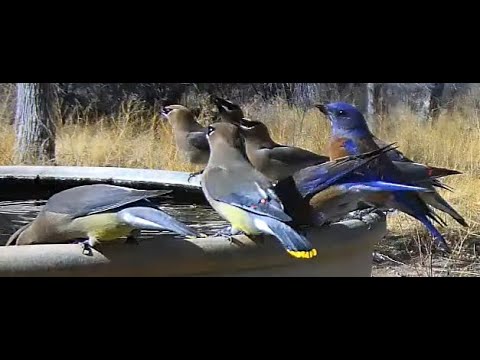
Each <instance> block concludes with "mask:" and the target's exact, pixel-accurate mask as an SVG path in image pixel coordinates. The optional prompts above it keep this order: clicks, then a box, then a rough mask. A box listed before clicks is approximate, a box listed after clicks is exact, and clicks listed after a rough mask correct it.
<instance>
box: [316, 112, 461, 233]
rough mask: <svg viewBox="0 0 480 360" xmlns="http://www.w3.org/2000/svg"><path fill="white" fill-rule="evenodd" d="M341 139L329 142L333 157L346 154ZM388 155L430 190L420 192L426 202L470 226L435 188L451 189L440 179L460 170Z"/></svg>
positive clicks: (405, 173)
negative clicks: (340, 142)
mask: <svg viewBox="0 0 480 360" xmlns="http://www.w3.org/2000/svg"><path fill="white" fill-rule="evenodd" d="M315 107H316V108H318V109H319V110H320V112H321V113H322V114H324V115H325V116H326V117H327V118H328V119H329V120H330V122H331V121H332V120H331V118H330V116H331V115H329V111H328V109H327V106H326V105H323V104H316V105H315ZM369 135H370V138H371V139H372V140H373V141H374V143H375V145H376V146H377V147H384V146H385V145H386V143H385V142H384V141H383V140H381V139H379V138H377V137H376V136H375V135H373V134H372V133H371V132H370V134H369ZM339 141H342V139H340V138H338V139H332V140H331V141H330V143H329V156H330V158H331V159H335V158H338V157H341V156H344V152H343V151H340V152H341V154H339V151H338V150H341V149H342V148H343V147H342V146H343V145H342V144H340V146H338V145H339V143H338V142H339ZM387 156H388V158H389V159H390V160H391V161H392V163H393V165H394V166H395V168H397V169H398V170H399V171H400V173H401V174H402V176H404V177H405V179H406V180H408V181H409V183H411V184H413V185H419V186H422V187H425V188H427V189H429V190H430V191H429V192H425V193H420V194H418V195H419V197H420V198H421V199H422V200H423V201H424V202H425V203H426V204H428V205H430V206H432V207H434V208H435V209H437V210H440V211H442V212H445V213H447V214H448V215H450V216H451V217H452V218H453V219H455V221H457V222H458V223H459V224H460V225H462V226H464V227H468V224H467V222H466V221H465V219H464V218H463V217H462V216H461V215H460V214H459V213H458V212H457V211H456V210H455V209H454V208H453V207H452V206H450V204H448V202H447V201H446V200H445V199H444V198H443V197H442V196H441V195H440V194H439V193H438V192H437V191H436V189H435V187H438V188H443V189H445V190H451V189H450V188H449V187H448V186H446V185H444V184H443V183H442V182H441V181H440V180H438V179H439V178H442V177H446V176H451V175H459V174H461V172H460V171H457V170H451V169H447V168H440V167H434V166H428V165H424V164H419V163H415V162H413V161H412V160H410V159H409V158H407V157H406V156H405V155H404V154H403V153H401V152H400V151H398V150H394V151H390V152H388V153H387Z"/></svg>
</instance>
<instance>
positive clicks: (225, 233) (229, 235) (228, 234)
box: [213, 226, 243, 243]
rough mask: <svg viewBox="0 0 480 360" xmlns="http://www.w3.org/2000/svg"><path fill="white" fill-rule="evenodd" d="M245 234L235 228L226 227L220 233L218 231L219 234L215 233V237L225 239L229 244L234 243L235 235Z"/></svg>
mask: <svg viewBox="0 0 480 360" xmlns="http://www.w3.org/2000/svg"><path fill="white" fill-rule="evenodd" d="M241 234H243V232H242V231H239V230H236V229H234V228H232V227H231V226H229V227H226V228H224V229H222V230H220V231H218V232H217V233H215V234H214V235H213V236H214V237H224V238H226V239H227V240H228V241H229V242H231V243H233V242H234V238H233V237H234V236H235V235H241Z"/></svg>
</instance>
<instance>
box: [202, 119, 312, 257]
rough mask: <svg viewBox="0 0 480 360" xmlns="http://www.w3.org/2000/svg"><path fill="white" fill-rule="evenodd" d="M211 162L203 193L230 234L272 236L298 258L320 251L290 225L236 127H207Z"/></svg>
mask: <svg viewBox="0 0 480 360" xmlns="http://www.w3.org/2000/svg"><path fill="white" fill-rule="evenodd" d="M207 138H208V141H209V144H210V148H211V154H210V159H209V161H208V164H207V166H206V168H205V170H204V173H203V179H202V190H203V193H204V194H205V197H206V199H207V201H208V202H209V203H210V205H211V206H212V207H213V208H214V209H215V210H216V211H217V212H218V213H219V214H220V215H221V216H222V217H223V218H224V219H226V220H227V221H228V222H230V224H231V225H232V226H231V229H230V235H233V234H237V233H239V232H243V233H244V234H246V235H254V236H256V235H261V234H269V235H273V236H275V237H276V238H277V239H278V241H279V242H280V243H281V244H282V246H283V247H284V248H285V249H286V251H287V252H288V253H289V254H290V255H292V256H294V257H297V258H312V257H314V256H316V254H317V251H316V250H315V249H314V248H313V247H312V245H311V244H310V242H309V241H308V240H307V239H306V238H305V237H304V236H302V235H300V234H299V233H298V232H297V231H296V230H294V229H293V228H292V227H291V226H290V225H289V223H290V222H291V221H292V218H291V217H290V216H289V215H287V214H286V213H285V211H284V205H283V204H282V202H281V201H280V199H279V198H278V196H277V195H276V193H275V185H274V183H273V182H271V181H270V180H269V179H268V178H267V177H266V176H264V175H263V174H262V173H260V172H259V171H258V170H256V169H255V168H254V167H253V166H252V165H251V164H250V163H249V162H248V161H247V160H246V159H245V157H244V156H243V155H242V153H241V151H240V148H241V143H240V133H239V129H238V127H237V126H235V125H232V124H229V123H225V122H219V123H215V124H212V125H210V126H209V127H208V132H207Z"/></svg>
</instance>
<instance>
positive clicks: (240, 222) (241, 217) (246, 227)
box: [213, 202, 261, 235]
mask: <svg viewBox="0 0 480 360" xmlns="http://www.w3.org/2000/svg"><path fill="white" fill-rule="evenodd" d="M213 207H214V208H215V210H217V212H218V213H219V214H220V215H221V216H222V217H223V218H224V219H225V220H227V221H228V222H229V223H230V224H231V225H232V227H234V228H235V229H237V230H240V231H243V232H244V233H245V234H247V235H259V234H260V233H261V232H260V231H259V230H258V229H257V228H256V226H255V225H254V224H253V221H252V219H251V217H250V215H249V213H248V212H247V211H245V210H242V209H240V208H238V207H236V206H232V205H228V204H225V203H219V202H217V203H216V204H215V205H214V206H213Z"/></svg>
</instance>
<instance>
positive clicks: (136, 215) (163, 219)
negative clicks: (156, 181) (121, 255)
mask: <svg viewBox="0 0 480 360" xmlns="http://www.w3.org/2000/svg"><path fill="white" fill-rule="evenodd" d="M117 216H118V218H119V219H120V220H121V221H123V222H124V223H126V224H128V225H130V226H132V227H134V228H137V229H141V230H157V231H162V230H170V231H173V232H175V233H177V234H180V235H183V236H191V237H198V236H199V235H198V234H197V233H196V232H195V231H194V230H193V229H191V228H190V227H189V226H187V225H185V224H184V223H182V222H180V221H178V220H177V219H175V218H174V217H172V216H170V215H168V214H166V213H164V212H163V211H161V210H159V209H154V208H150V207H130V208H126V209H124V210H122V211H119V212H118V213H117Z"/></svg>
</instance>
